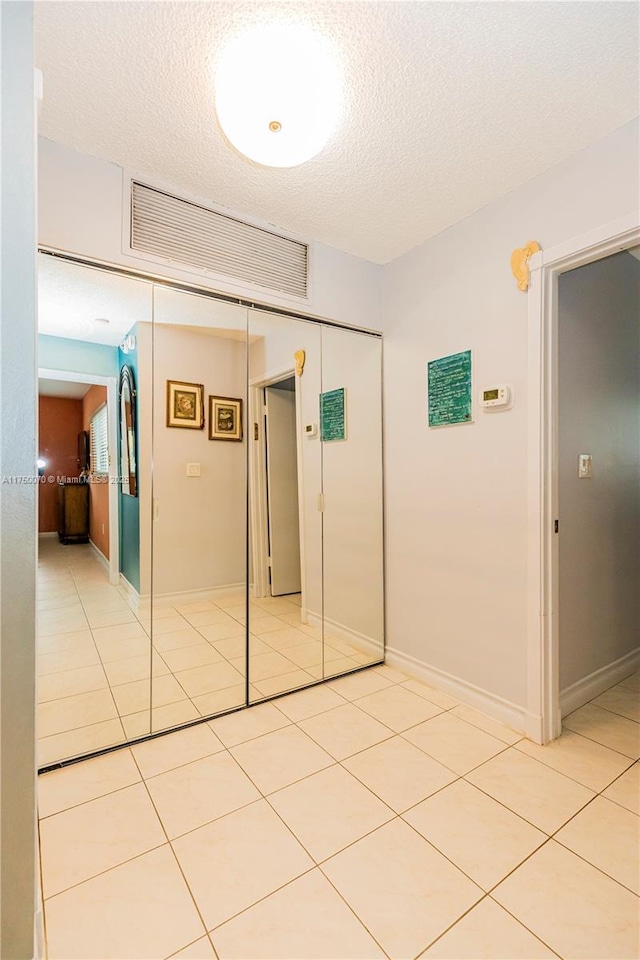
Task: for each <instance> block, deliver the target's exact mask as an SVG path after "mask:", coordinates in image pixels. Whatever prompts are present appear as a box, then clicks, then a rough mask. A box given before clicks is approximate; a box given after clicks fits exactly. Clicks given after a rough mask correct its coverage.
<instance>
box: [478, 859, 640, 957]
mask: <svg viewBox="0 0 640 960" xmlns="http://www.w3.org/2000/svg"><path fill="white" fill-rule="evenodd" d="M492 896H493V898H494V899H495V900H497V901H498V903H500V904H502V906H503V907H505V909H507V910H508V911H509V913H511V914H513V916H514V917H516V918H517V919H518V920H520V922H521V923H523V924H524V925H525V926H526V927H528V929H529V930H531V932H532V933H533V934H534V935H535V936H537V937H539V938H540V939H541V940H542V941H543V942H544V943H546V944H547V945H548V946H549V947H551V949H552V950H555V952H556V953H557V954H558V955H559V956H561V957H571V958H580V960H605V958H607V960H608V958H612V957H615V958H616V960H635V958H637V956H638V942H639V941H638V901H637V898H636V897H635V896H634V894H632V893H631V892H630V891H629V890H626V889H625V888H624V887H621V886H620V884H619V883H616V882H615V880H611V879H610V878H609V877H607V876H605V875H604V874H603V873H601V872H600V870H596V868H595V867H592V866H591V864H589V863H586V862H585V861H584V860H581V859H580V858H579V857H577V856H576V855H575V854H573V853H571V851H569V850H566V849H565V848H564V847H562V846H561V845H560V844H558V843H556V842H555V841H553V840H550V841H549V842H548V843H546V844H545V845H544V847H542V848H541V849H540V850H538V851H537V852H536V853H534V855H533V856H532V857H530V859H529V860H527V862H526V863H524V864H523V865H522V866H521V867H519V868H518V869H517V870H516V871H515V872H514V873H513V874H511V876H510V877H507V879H506V880H504V881H503V882H502V883H501V884H500V886H499V887H498V888H497V889H496V890H495V891H494V892H493V894H492Z"/></svg>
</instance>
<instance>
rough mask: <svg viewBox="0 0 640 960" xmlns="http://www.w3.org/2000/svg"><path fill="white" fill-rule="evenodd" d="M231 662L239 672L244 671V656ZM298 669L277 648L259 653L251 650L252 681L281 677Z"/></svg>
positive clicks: (250, 677)
mask: <svg viewBox="0 0 640 960" xmlns="http://www.w3.org/2000/svg"><path fill="white" fill-rule="evenodd" d="M231 662H232V663H233V665H234V667H235V668H236V669H237V670H238V671H239V672H243V671H244V665H245V660H244V657H240V658H239V659H238V660H232V661H231ZM297 669H298V668H297V666H296V664H295V663H292V662H291V660H289V659H288V657H283V656H282V654H280V653H278V652H277V651H275V650H272V651H271V652H270V653H260V654H257V655H255V654H254V653H253V651H251V652H250V655H249V679H250V681H251V683H257V682H258V681H259V680H269V679H270V678H271V677H281V676H284V675H286V674H287V673H294V672H295V671H297Z"/></svg>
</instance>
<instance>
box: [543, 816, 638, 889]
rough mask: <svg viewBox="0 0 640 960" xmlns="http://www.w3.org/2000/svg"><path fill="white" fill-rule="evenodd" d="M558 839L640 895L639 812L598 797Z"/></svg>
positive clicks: (570, 822)
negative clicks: (632, 811) (637, 813)
mask: <svg viewBox="0 0 640 960" xmlns="http://www.w3.org/2000/svg"><path fill="white" fill-rule="evenodd" d="M555 839H556V840H557V841H558V843H561V844H562V845H563V846H565V847H568V848H569V849H570V850H573V852H574V853H577V854H578V856H579V857H582V858H583V859H584V860H588V861H589V863H592V864H593V865H594V867H598V869H599V870H602V872H603V873H606V874H608V875H609V876H610V877H613V879H614V880H617V881H618V883H621V884H623V885H624V886H625V887H629V889H630V890H633V892H634V893H636V894H640V819H639V818H638V816H637V815H636V814H635V813H631V811H630V810H625V809H624V808H623V807H620V806H618V804H617V803H612V801H611V800H606V799H605V798H604V797H596V798H595V800H593V801H592V803H590V804H589V806H587V807H585V808H584V810H581V811H580V813H579V814H578V815H577V816H576V817H574V818H573V820H570V821H569V823H568V824H566V826H564V827H563V828H562V830H559V831H558V833H557V834H556V836H555Z"/></svg>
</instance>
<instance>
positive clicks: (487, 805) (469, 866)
mask: <svg viewBox="0 0 640 960" xmlns="http://www.w3.org/2000/svg"><path fill="white" fill-rule="evenodd" d="M404 819H405V820H406V821H407V822H408V823H410V824H411V826H413V827H415V829H416V830H417V831H418V832H419V833H421V834H422V836H423V837H424V838H425V839H426V840H428V841H429V842H430V843H432V844H433V846H434V847H436V848H437V849H438V850H439V851H440V852H441V853H443V854H444V855H445V857H447V858H448V859H449V860H451V861H452V862H453V863H455V864H456V866H458V867H460V869H461V870H462V871H463V872H464V873H466V874H467V876H468V877H471V879H472V880H474V881H475V882H476V883H477V884H478V885H479V886H481V887H482V888H483V889H484V890H490V889H491V888H492V887H493V886H495V884H496V883H499V882H500V880H503V879H504V878H505V877H506V876H507V874H508V873H510V872H511V870H513V869H514V868H515V867H517V866H518V865H519V864H520V863H522V862H523V860H525V859H526V857H528V856H529V854H530V853H533V851H534V850H535V849H536V848H537V847H539V846H541V845H542V844H543V843H544V842H545V841H546V839H547V836H546V834H544V833H542V831H540V830H537V829H536V828H535V827H532V826H531V824H530V823H526V822H525V821H524V820H522V819H521V818H520V817H518V816H516V814H515V813H512V812H511V811H510V810H507V808H506V807H504V806H503V805H502V804H500V803H498V802H497V801H496V800H492V799H491V797H488V796H487V795H486V794H484V793H482V792H481V791H480V790H477V789H476V788H475V787H473V786H471V784H469V783H467V782H466V781H465V780H458V781H456V783H452V784H451V785H450V786H448V787H445V789H444V790H441V791H440V792H439V793H436V794H435V796H432V797H429V798H428V799H426V800H424V801H423V802H422V803H420V804H418V806H417V807H414V808H413V809H412V810H409V811H408V812H407V813H405V814H404Z"/></svg>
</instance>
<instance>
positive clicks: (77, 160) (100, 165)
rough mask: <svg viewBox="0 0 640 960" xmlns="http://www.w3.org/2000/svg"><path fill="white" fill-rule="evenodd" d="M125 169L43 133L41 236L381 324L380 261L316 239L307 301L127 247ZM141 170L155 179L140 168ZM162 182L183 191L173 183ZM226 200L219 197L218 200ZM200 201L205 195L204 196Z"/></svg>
mask: <svg viewBox="0 0 640 960" xmlns="http://www.w3.org/2000/svg"><path fill="white" fill-rule="evenodd" d="M127 173H128V171H124V170H123V169H122V168H121V167H119V166H117V165H116V164H115V163H108V162H106V161H104V160H98V159H96V158H95V157H90V156H87V155H86V154H81V153H77V152H76V151H74V150H70V149H69V148H68V147H64V146H62V145H61V144H57V143H54V142H52V141H51V140H46V139H44V138H40V155H39V190H40V201H39V217H38V240H39V242H40V244H42V245H43V246H49V247H53V248H56V249H59V250H64V251H67V252H71V253H75V254H80V255H82V256H84V257H87V258H95V259H98V260H102V261H105V262H107V263H113V264H119V265H122V266H125V267H128V268H129V269H133V270H140V271H142V272H145V273H151V274H154V275H156V276H162V277H168V278H171V279H178V280H181V281H182V282H184V283H192V284H195V285H196V286H205V287H210V288H211V289H217V290H220V291H222V292H226V293H230V294H232V295H234V296H241V297H245V298H248V299H251V300H255V301H257V302H260V303H267V304H269V305H272V306H278V307H284V308H286V309H288V310H294V311H296V312H302V313H306V314H309V315H312V316H317V317H325V318H328V319H333V320H336V321H338V322H339V323H344V324H351V325H353V326H359V327H365V328H367V329H374V330H377V329H380V323H381V309H380V308H381V302H380V290H381V286H380V285H381V278H382V268H381V267H380V266H379V265H377V264H373V263H370V262H369V261H366V260H360V259H358V258H357V257H352V256H350V255H348V254H346V253H342V252H341V251H339V250H334V249H332V248H330V247H325V246H323V245H322V244H319V243H311V244H310V248H311V249H310V263H311V287H310V297H309V300H308V301H305V302H303V301H295V300H293V299H288V298H286V297H281V296H278V295H277V294H270V293H269V292H268V291H265V290H264V289H263V288H261V287H258V286H249V285H245V286H242V285H240V284H235V283H232V282H226V283H224V285H222V284H218V285H216V284H215V283H212V282H211V281H209V280H208V279H207V277H206V275H203V274H201V273H198V271H195V270H194V271H191V272H190V271H188V270H186V269H182V268H179V269H176V268H175V267H173V266H171V265H169V264H160V263H157V264H154V263H153V262H152V261H151V260H150V259H149V258H142V257H136V256H131V255H130V254H127V253H126V252H124V251H125V243H124V240H123V223H124V208H125V198H124V197H123V190H128V189H129V186H128V184H129V180H128V179H127V175H126V174H127ZM140 178H141V179H142V181H143V182H148V183H151V184H155V183H156V181H155V180H154V178H152V177H145V176H144V174H140ZM159 185H160V186H164V187H166V188H168V189H170V190H171V191H172V192H173V193H177V194H178V195H179V196H180V195H182V194H181V191H180V189H179V188H177V187H176V186H175V185H171V184H168V185H167V184H159ZM224 200H225V198H224V197H219V198H217V201H218V204H220V205H224ZM201 202H202V203H204V204H205V205H207V203H208V201H207V200H206V199H201ZM249 213H250V211H249ZM236 215H239V216H242V211H236ZM269 226H270V227H271V229H273V225H269ZM302 239H305V240H307V239H308V240H311V238H302Z"/></svg>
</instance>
